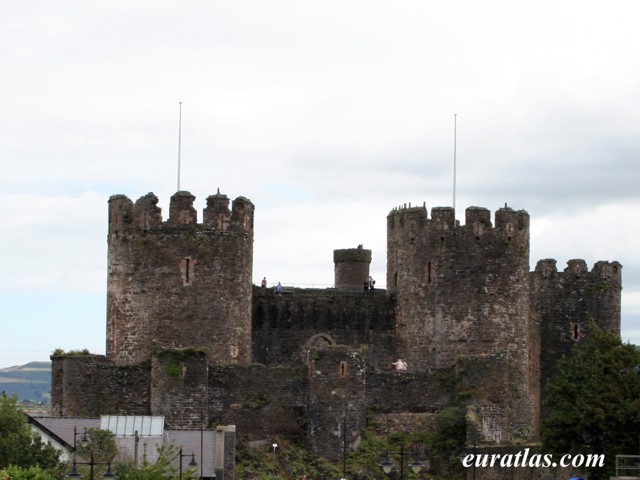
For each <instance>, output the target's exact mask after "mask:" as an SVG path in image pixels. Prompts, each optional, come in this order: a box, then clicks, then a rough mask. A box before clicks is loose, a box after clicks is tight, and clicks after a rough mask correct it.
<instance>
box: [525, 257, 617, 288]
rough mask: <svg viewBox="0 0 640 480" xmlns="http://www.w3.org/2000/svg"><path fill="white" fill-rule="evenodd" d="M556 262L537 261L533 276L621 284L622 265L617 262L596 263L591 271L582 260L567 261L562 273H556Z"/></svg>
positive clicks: (549, 260)
mask: <svg viewBox="0 0 640 480" xmlns="http://www.w3.org/2000/svg"><path fill="white" fill-rule="evenodd" d="M556 263H557V262H556V260H555V259H553V258H546V259H543V260H538V263H537V264H536V268H535V270H534V275H535V276H536V277H538V278H539V279H543V280H544V279H563V280H564V281H565V282H571V281H579V280H583V281H584V280H587V281H593V282H597V283H600V282H611V283H621V282H622V265H621V264H620V263H619V262H617V261H613V262H608V261H604V260H601V261H599V262H596V263H595V264H594V265H593V267H592V268H591V271H589V268H588V267H587V262H585V261H584V260H582V259H579V258H574V259H571V260H569V261H567V266H566V267H565V269H564V271H562V272H558V268H557V266H556Z"/></svg>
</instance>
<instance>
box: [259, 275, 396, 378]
mask: <svg viewBox="0 0 640 480" xmlns="http://www.w3.org/2000/svg"><path fill="white" fill-rule="evenodd" d="M393 312H394V302H393V301H392V300H391V299H389V298H388V297H387V296H386V295H385V294H384V290H374V291H368V292H364V291H357V292H354V291H343V290H335V289H326V290H312V289H291V290H288V291H287V293H285V294H283V295H277V294H275V292H274V291H272V290H270V289H269V290H265V289H262V288H258V287H254V296H253V322H252V338H253V353H254V361H255V362H258V363H262V364H264V365H267V366H271V365H301V364H306V363H308V357H309V352H310V351H311V350H312V349H317V348H318V347H322V346H330V345H348V346H350V347H352V348H356V349H362V350H363V351H364V350H366V351H367V353H368V354H367V358H368V359H369V361H370V365H371V366H372V367H373V368H375V369H389V368H390V365H391V362H393V361H394V357H395V358H397V353H396V343H395V334H394V331H393V328H394V314H393Z"/></svg>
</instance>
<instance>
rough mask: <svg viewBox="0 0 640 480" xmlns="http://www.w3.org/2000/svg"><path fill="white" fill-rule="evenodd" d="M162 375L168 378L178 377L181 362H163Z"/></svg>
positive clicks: (180, 373)
mask: <svg viewBox="0 0 640 480" xmlns="http://www.w3.org/2000/svg"><path fill="white" fill-rule="evenodd" d="M164 373H165V374H167V376H169V377H179V376H181V375H182V362H180V361H178V360H171V361H168V362H165V364H164Z"/></svg>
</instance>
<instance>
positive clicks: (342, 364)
mask: <svg viewBox="0 0 640 480" xmlns="http://www.w3.org/2000/svg"><path fill="white" fill-rule="evenodd" d="M346 375H347V362H345V361H342V362H340V370H339V371H338V376H340V377H344V376H346Z"/></svg>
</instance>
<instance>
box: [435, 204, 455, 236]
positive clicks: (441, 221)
mask: <svg viewBox="0 0 640 480" xmlns="http://www.w3.org/2000/svg"><path fill="white" fill-rule="evenodd" d="M431 219H432V220H433V222H434V223H435V224H436V228H437V229H438V230H445V231H446V230H449V231H451V230H453V228H455V227H456V226H457V224H456V211H455V210H454V209H453V208H451V207H433V208H432V209H431Z"/></svg>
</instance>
